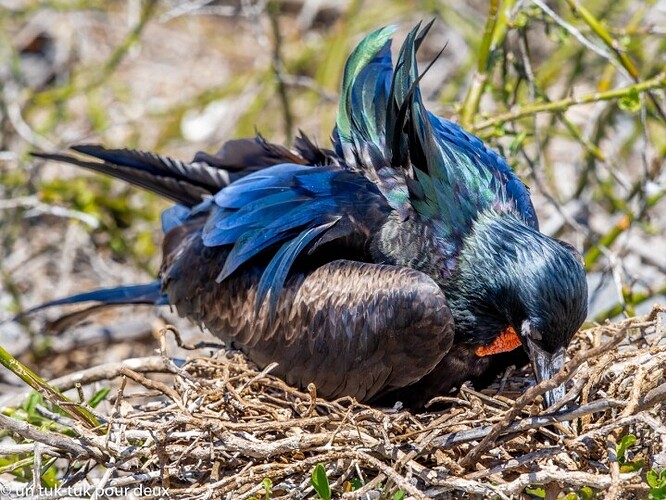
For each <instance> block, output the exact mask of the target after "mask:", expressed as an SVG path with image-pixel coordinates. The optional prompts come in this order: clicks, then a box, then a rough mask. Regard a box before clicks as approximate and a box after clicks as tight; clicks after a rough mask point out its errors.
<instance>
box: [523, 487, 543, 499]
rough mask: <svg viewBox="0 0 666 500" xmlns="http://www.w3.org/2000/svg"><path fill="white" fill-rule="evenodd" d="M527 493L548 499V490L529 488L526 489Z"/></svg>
mask: <svg viewBox="0 0 666 500" xmlns="http://www.w3.org/2000/svg"><path fill="white" fill-rule="evenodd" d="M525 493H527V494H528V495H532V496H533V497H537V498H546V490H544V489H543V488H538V487H537V488H530V487H529V486H528V487H527V488H525Z"/></svg>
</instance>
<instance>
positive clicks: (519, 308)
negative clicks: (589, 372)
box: [446, 211, 587, 406]
mask: <svg viewBox="0 0 666 500" xmlns="http://www.w3.org/2000/svg"><path fill="white" fill-rule="evenodd" d="M446 288H447V294H448V295H449V297H450V300H449V302H450V305H451V309H452V312H453V315H454V317H455V321H456V336H457V337H458V338H459V339H461V340H462V341H464V342H467V343H469V344H471V347H473V348H474V349H475V353H476V355H477V356H479V357H484V356H490V355H493V354H497V353H500V352H506V351H509V350H512V349H515V348H518V347H520V346H522V347H523V349H525V351H526V352H527V355H528V356H529V358H530V360H531V362H532V366H533V368H534V372H535V375H536V379H537V381H542V380H546V379H549V378H551V377H552V376H553V375H555V374H556V373H557V372H558V371H559V370H560V369H561V368H562V366H563V364H564V357H565V350H566V347H567V346H568V344H569V341H570V340H571V338H572V336H573V335H574V333H575V332H576V331H577V330H578V328H579V327H580V326H581V324H582V323H583V321H584V320H585V317H586V315H587V282H586V279H585V269H584V267H583V264H582V261H581V258H580V254H578V252H577V251H576V250H575V249H574V248H573V247H571V246H570V245H568V244H566V243H564V242H561V241H559V240H556V239H553V238H550V237H548V236H546V235H544V234H542V233H540V232H539V231H538V230H536V229H534V228H531V227H528V226H527V225H526V224H525V223H524V222H523V221H522V220H521V219H520V218H519V217H517V216H514V215H512V214H506V213H505V214H500V213H497V212H494V211H487V212H484V213H482V214H481V215H480V216H479V218H478V219H477V220H476V222H475V224H474V226H473V230H472V232H471V233H470V234H469V235H468V236H467V237H466V238H465V240H464V244H463V248H462V251H461V254H460V257H459V261H458V266H457V270H456V272H455V275H454V277H453V279H452V280H451V281H450V284H449V285H448V286H447V287H446ZM563 395H564V387H563V386H560V387H558V388H556V389H554V390H552V391H549V392H548V393H546V394H545V402H546V405H547V406H550V405H551V404H552V403H554V402H555V401H557V400H558V399H560V398H561V397H562V396H563Z"/></svg>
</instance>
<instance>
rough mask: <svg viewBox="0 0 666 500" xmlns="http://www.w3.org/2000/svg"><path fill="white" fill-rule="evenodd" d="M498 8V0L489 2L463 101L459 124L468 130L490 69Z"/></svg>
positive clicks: (477, 107)
mask: <svg viewBox="0 0 666 500" xmlns="http://www.w3.org/2000/svg"><path fill="white" fill-rule="evenodd" d="M499 6H500V0H490V11H489V13H488V19H486V26H485V28H484V29H483V37H482V39H481V47H479V59H478V63H477V67H476V73H475V74H474V78H473V79H472V84H471V85H470V87H469V89H467V95H466V96H465V100H464V101H463V105H462V110H461V115H460V123H461V125H462V126H463V127H465V128H468V127H469V126H470V125H471V124H472V123H473V121H474V115H476V112H477V110H478V109H479V103H480V102H481V96H482V95H483V89H484V87H485V85H486V81H487V80H488V70H489V69H490V67H489V66H490V54H491V52H492V49H494V47H493V40H494V38H495V36H494V35H495V29H496V27H497V19H498V15H497V13H498V12H499Z"/></svg>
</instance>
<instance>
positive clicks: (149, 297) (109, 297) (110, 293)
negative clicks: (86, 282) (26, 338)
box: [14, 280, 169, 319]
mask: <svg viewBox="0 0 666 500" xmlns="http://www.w3.org/2000/svg"><path fill="white" fill-rule="evenodd" d="M83 302H97V303H98V304H96V305H95V306H94V307H95V308H98V307H103V306H111V305H124V304H153V305H166V304H168V303H169V302H168V299H167V296H166V294H164V293H163V292H162V285H161V283H160V281H159V280H155V281H153V282H151V283H146V284H143V285H128V286H117V287H113V288H100V289H99V290H93V291H91V292H85V293H79V294H77V295H72V296H70V297H64V298H62V299H57V300H52V301H50V302H46V303H45V304H40V305H38V306H36V307H33V308H31V309H28V310H27V311H23V312H22V313H20V314H19V315H17V316H16V317H15V318H14V319H20V318H22V317H24V316H27V315H29V314H32V313H35V312H37V311H41V310H42V309H47V308H49V307H54V306H63V305H70V304H80V303H83Z"/></svg>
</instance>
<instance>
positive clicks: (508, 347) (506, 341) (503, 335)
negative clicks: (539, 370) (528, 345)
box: [474, 326, 520, 357]
mask: <svg viewBox="0 0 666 500" xmlns="http://www.w3.org/2000/svg"><path fill="white" fill-rule="evenodd" d="M516 347H520V338H519V337H518V334H517V333H516V330H514V329H513V327H512V326H507V327H506V328H505V329H504V330H502V331H501V332H500V334H499V335H498V336H497V337H495V339H494V340H493V341H492V342H491V343H490V344H489V345H482V346H480V347H477V348H476V351H474V352H475V353H476V355H477V356H479V357H483V356H490V355H491V354H499V353H501V352H509V351H513V350H514V349H515V348H516Z"/></svg>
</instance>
